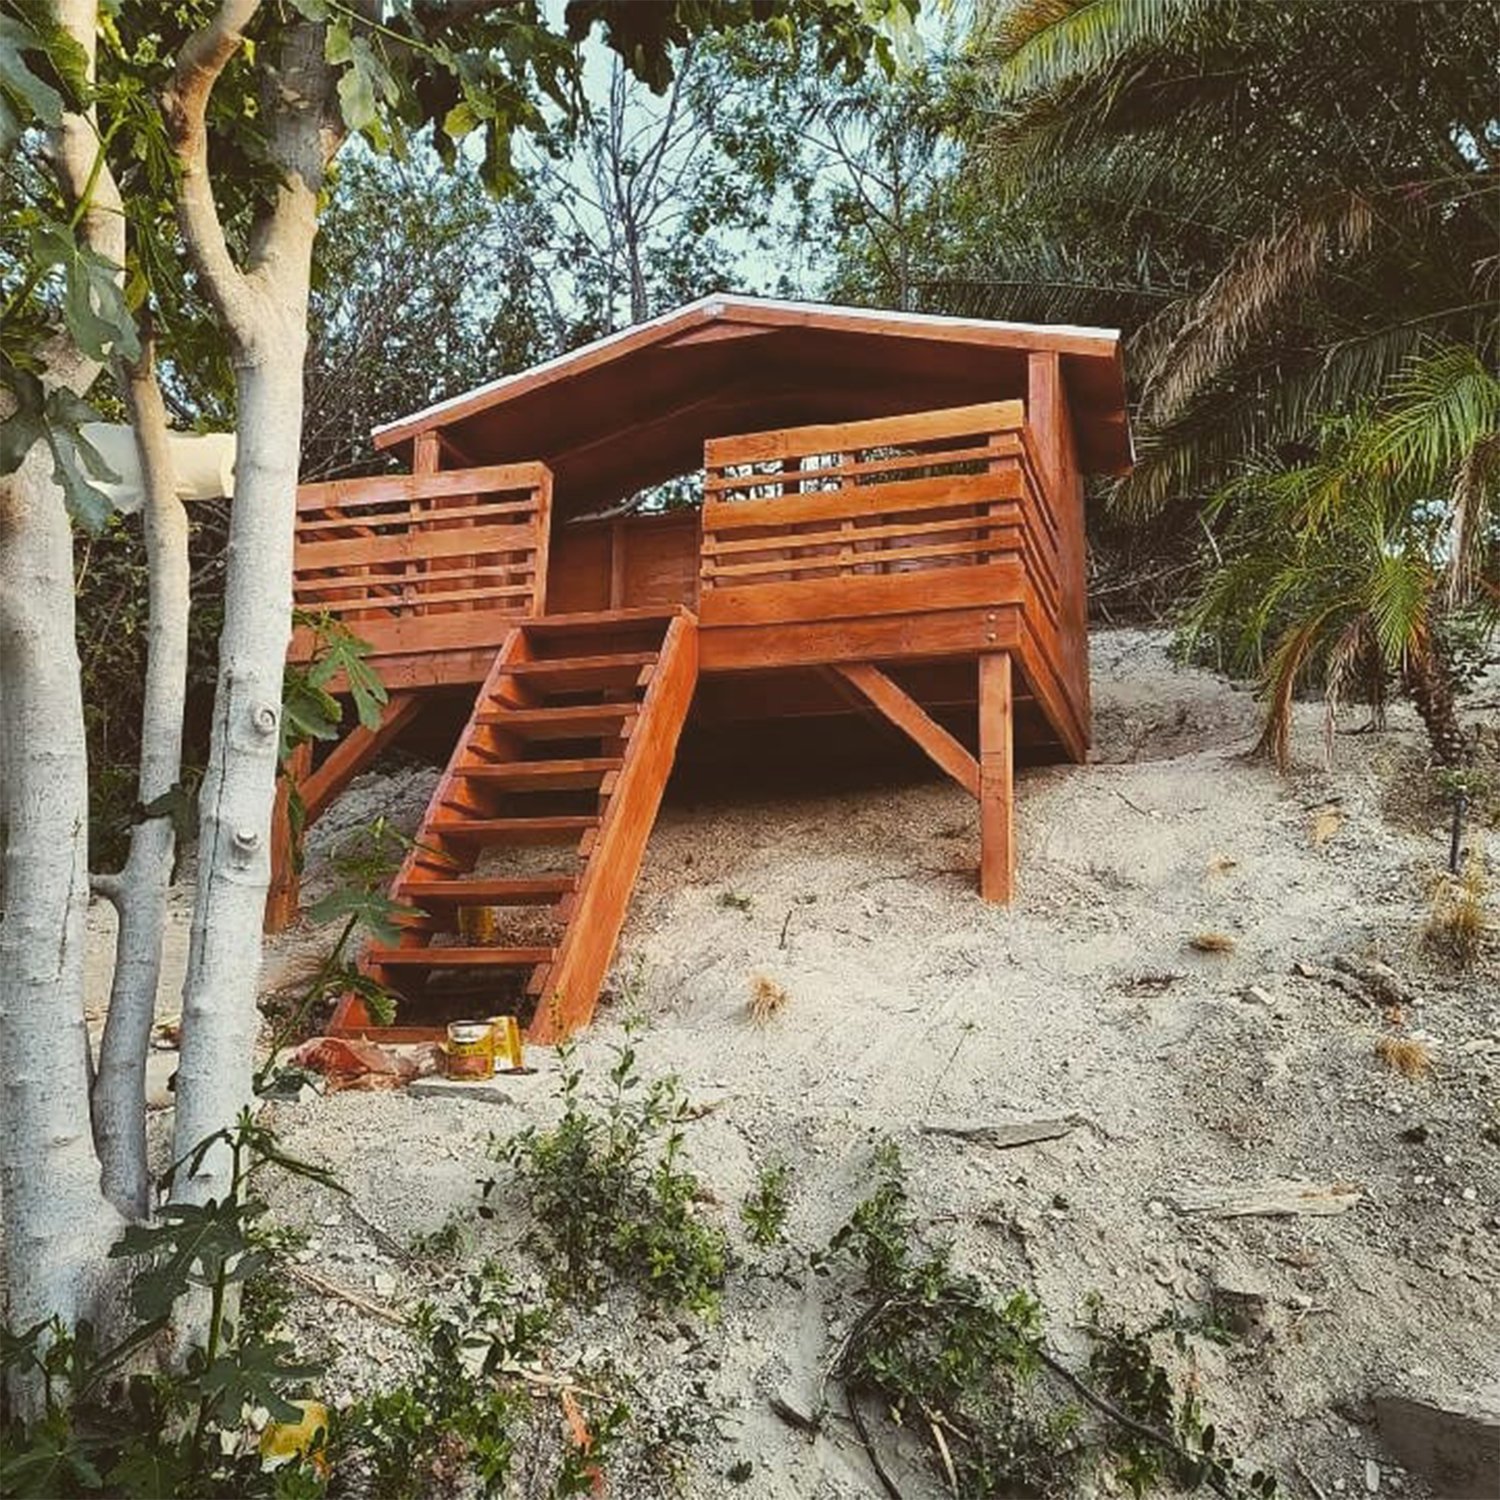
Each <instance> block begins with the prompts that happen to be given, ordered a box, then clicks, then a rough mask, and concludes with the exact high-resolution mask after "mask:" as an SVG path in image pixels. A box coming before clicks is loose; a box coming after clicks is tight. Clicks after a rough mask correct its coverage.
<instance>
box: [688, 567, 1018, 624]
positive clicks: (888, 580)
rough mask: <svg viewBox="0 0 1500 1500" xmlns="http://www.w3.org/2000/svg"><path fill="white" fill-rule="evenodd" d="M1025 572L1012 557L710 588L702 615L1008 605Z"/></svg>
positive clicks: (835, 614) (729, 619)
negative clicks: (975, 564) (924, 569)
mask: <svg viewBox="0 0 1500 1500" xmlns="http://www.w3.org/2000/svg"><path fill="white" fill-rule="evenodd" d="M1025 587H1026V570H1025V568H1024V567H1023V566H1022V565H1021V563H1020V561H1019V560H1018V559H1016V558H1014V557H1003V558H1000V559H998V560H997V561H995V562H991V563H987V564H985V565H984V566H983V567H972V568H969V567H958V568H935V569H932V570H931V571H927V572H911V573H892V574H877V575H874V576H858V577H853V578H817V579H801V580H795V581H793V582H790V583H761V584H752V585H748V586H746V587H744V588H721V589H710V590H708V591H707V592H706V593H705V594H704V596H703V599H702V601H701V604H700V609H699V617H700V619H701V620H702V621H703V623H704V624H706V625H774V624H777V623H781V622H785V621H789V620H836V619H859V618H860V617H861V616H865V615H881V614H922V613H924V612H925V611H927V610H934V609H949V608H955V607H958V606H962V605H965V604H1004V603H1009V602H1012V601H1015V600H1018V599H1020V598H1022V597H1024V592H1025Z"/></svg>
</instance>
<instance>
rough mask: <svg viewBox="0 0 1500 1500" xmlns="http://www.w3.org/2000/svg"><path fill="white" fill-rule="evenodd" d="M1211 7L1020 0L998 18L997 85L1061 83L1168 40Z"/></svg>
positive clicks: (1035, 88)
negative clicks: (1187, 22)
mask: <svg viewBox="0 0 1500 1500" xmlns="http://www.w3.org/2000/svg"><path fill="white" fill-rule="evenodd" d="M1208 8H1211V7H1210V5H1209V0H1019V3H1017V4H1014V5H1012V6H1009V7H1007V8H1006V9H1004V10H1002V11H1000V12H999V13H998V14H997V16H996V17H995V20H994V22H993V23H992V28H991V32H990V35H991V37H992V39H993V42H994V44H995V48H996V51H997V53H998V55H999V59H1000V62H999V66H998V68H997V69H996V71H995V74H994V85H995V87H996V89H997V90H998V91H999V92H1000V94H1001V95H1002V96H1003V97H1011V98H1019V97H1023V96H1025V95H1027V94H1032V93H1038V92H1044V91H1046V90H1049V89H1055V88H1058V87H1060V86H1061V85H1063V84H1065V83H1067V82H1068V81H1069V80H1070V79H1073V78H1075V77H1077V76H1078V75H1079V74H1087V73H1092V72H1095V71H1097V70H1099V69H1103V68H1108V67H1110V66H1112V65H1113V64H1114V63H1116V62H1117V61H1118V60H1119V59H1120V58H1121V57H1123V56H1125V55H1126V54H1127V53H1129V52H1130V51H1131V50H1132V49H1134V48H1138V47H1142V46H1148V45H1152V44H1156V43H1160V42H1162V41H1163V40H1165V39H1166V38H1167V37H1169V36H1170V35H1171V34H1172V32H1173V31H1174V29H1175V28H1177V27H1178V26H1179V25H1180V24H1181V23H1182V21H1183V20H1184V19H1185V18H1186V17H1189V16H1192V15H1194V14H1195V13H1198V12H1201V11H1203V10H1205V9H1208Z"/></svg>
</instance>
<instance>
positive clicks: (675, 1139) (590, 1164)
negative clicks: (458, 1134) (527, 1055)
mask: <svg viewBox="0 0 1500 1500" xmlns="http://www.w3.org/2000/svg"><path fill="white" fill-rule="evenodd" d="M576 1055H577V1054H576V1052H575V1050H574V1048H573V1047H571V1046H566V1045H565V1046H563V1047H560V1048H559V1049H558V1057H559V1061H560V1064H561V1069H562V1077H561V1083H560V1085H559V1097H560V1099H561V1101H562V1107H563V1112H562V1118H561V1119H560V1120H559V1121H558V1123H557V1124H556V1125H555V1126H554V1127H553V1128H552V1129H550V1130H537V1129H536V1128H535V1127H531V1128H529V1129H527V1130H524V1131H522V1132H520V1134H518V1135H515V1136H513V1137H511V1138H510V1139H509V1140H506V1141H496V1142H493V1143H492V1150H493V1152H494V1154H495V1155H496V1157H497V1158H498V1159H499V1160H501V1161H504V1162H507V1163H509V1164H510V1165H511V1166H513V1167H514V1168H515V1169H516V1172H517V1174H518V1176H519V1178H520V1181H521V1184H522V1186H523V1188H524V1190H525V1193H526V1196H527V1199H528V1202H529V1204H530V1207H531V1211H532V1213H533V1215H534V1216H535V1218H536V1221H537V1225H538V1227H539V1229H540V1231H541V1236H542V1239H543V1243H544V1248H545V1249H546V1250H547V1251H549V1252H550V1253H552V1254H554V1255H556V1256H557V1257H558V1258H559V1259H560V1260H561V1262H562V1271H563V1273H564V1277H565V1284H566V1287H567V1289H568V1290H569V1291H571V1292H575V1293H576V1292H580V1291H582V1292H592V1291H594V1290H596V1289H597V1288H598V1287H599V1286H600V1284H601V1283H602V1281H603V1279H604V1277H605V1275H606V1274H608V1275H612V1276H614V1277H617V1278H619V1279H621V1280H623V1281H628V1282H633V1283H635V1284H637V1285H638V1286H640V1287H641V1288H642V1289H643V1290H644V1291H645V1292H646V1293H647V1294H648V1295H649V1297H650V1298H651V1299H652V1300H653V1301H657V1302H661V1303H663V1304H666V1305H668V1306H672V1307H687V1308H690V1309H692V1310H693V1311H695V1312H707V1311H710V1310H712V1309H713V1308H714V1307H715V1306H716V1305H717V1302H718V1297H719V1292H720V1290H721V1289H722V1287H723V1285H724V1276H725V1272H726V1270H727V1266H728V1242H727V1240H726V1239H725V1236H724V1232H723V1231H722V1230H721V1229H719V1228H717V1227H716V1226H713V1225H710V1224H708V1223H705V1222H704V1220H703V1219H702V1218H701V1217H700V1216H699V1214H698V1212H697V1210H696V1201H697V1199H698V1198H699V1197H700V1196H701V1190H700V1187H699V1183H698V1179H697V1178H696V1177H695V1176H694V1175H693V1174H692V1173H691V1172H689V1171H688V1170H687V1169H686V1168H685V1167H683V1165H682V1162H681V1152H682V1129H681V1124H682V1121H683V1118H684V1101H683V1099H682V1097H681V1094H680V1092H679V1090H678V1085H677V1080H676V1079H675V1078H671V1077H669V1078H664V1079H659V1080H657V1081H656V1082H654V1083H652V1084H651V1085H649V1087H646V1088H642V1087H641V1084H642V1079H641V1077H640V1074H639V1073H638V1071H637V1069H636V1052H635V1048H634V1046H633V1045H631V1044H630V1043H629V1042H628V1041H627V1042H626V1043H625V1045H623V1046H620V1047H617V1048H616V1049H615V1062H614V1065H613V1066H612V1067H611V1068H610V1070H609V1087H608V1090H607V1093H606V1096H605V1099H604V1102H603V1105H602V1108H601V1109H599V1110H597V1111H595V1110H591V1109H590V1108H589V1107H588V1106H587V1104H586V1102H585V1100H584V1097H583V1070H582V1068H581V1067H580V1066H579V1065H578V1064H577V1062H576ZM494 1187H495V1183H494V1182H489V1183H486V1184H485V1196H486V1197H487V1198H488V1196H489V1195H490V1193H491V1192H492V1191H493V1189H494ZM481 1212H482V1213H486V1214H489V1213H492V1212H493V1210H492V1209H490V1208H488V1207H487V1206H486V1207H485V1208H482V1209H481Z"/></svg>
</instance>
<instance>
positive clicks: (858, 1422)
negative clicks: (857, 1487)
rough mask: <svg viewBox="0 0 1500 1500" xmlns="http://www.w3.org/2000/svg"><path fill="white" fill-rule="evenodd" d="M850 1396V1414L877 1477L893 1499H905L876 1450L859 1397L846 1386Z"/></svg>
mask: <svg viewBox="0 0 1500 1500" xmlns="http://www.w3.org/2000/svg"><path fill="white" fill-rule="evenodd" d="M846 1393H847V1395H848V1397H849V1416H850V1418H851V1419H852V1420H853V1422H854V1430H855V1431H856V1432H857V1433H858V1434H859V1440H860V1442H862V1443H863V1444H864V1445H865V1452H866V1453H868V1454H869V1455H870V1463H871V1465H872V1467H873V1468H874V1470H875V1475H876V1478H878V1479H879V1480H880V1482H881V1484H882V1485H884V1486H885V1492H886V1494H887V1495H889V1496H890V1497H891V1500H905V1497H904V1496H903V1495H902V1493H901V1487H900V1486H899V1485H898V1484H897V1483H896V1481H895V1480H894V1479H892V1478H891V1474H890V1470H889V1469H887V1468H886V1466H885V1464H884V1463H883V1462H882V1461H881V1457H880V1454H879V1453H878V1452H876V1449H875V1441H874V1439H873V1438H872V1437H871V1436H870V1429H869V1428H868V1427H866V1426H865V1419H864V1414H863V1413H862V1412H861V1411H860V1409H859V1397H858V1395H856V1394H855V1392H853V1391H849V1390H847V1388H846Z"/></svg>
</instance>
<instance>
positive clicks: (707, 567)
mask: <svg viewBox="0 0 1500 1500" xmlns="http://www.w3.org/2000/svg"><path fill="white" fill-rule="evenodd" d="M919 526H920V523H918V525H917V526H914V527H913V529H912V530H911V531H910V532H908V533H907V535H909V536H911V537H913V538H914V539H915V538H916V537H919V536H922V535H924V534H925V533H924V532H922V531H921V530H919V529H918V527H919ZM968 529H969V531H970V533H973V532H977V531H984V530H990V529H992V530H995V531H998V532H1002V533H1007V534H1004V535H1000V536H989V537H980V536H974V535H970V536H968V537H955V538H954V539H953V540H952V541H950V542H940V543H934V544H933V545H930V546H922V547H869V548H866V549H865V550H863V551H861V550H860V549H859V545H858V544H860V543H863V541H864V537H863V536H862V535H861V534H860V533H859V532H858V531H850V532H847V533H845V537H844V546H843V548H842V549H841V550H840V551H837V552H833V551H829V552H823V553H813V554H811V555H810V556H800V557H769V558H765V559H763V560H761V561H752V562H737V563H723V564H715V563H705V564H704V565H703V576H704V578H705V579H715V580H717V579H721V578H728V579H733V580H734V582H733V583H732V584H726V585H720V587H737V586H740V585H742V584H746V583H753V582H754V581H755V576H756V575H757V574H765V573H770V574H776V575H781V574H786V573H808V572H815V571H817V570H818V569H824V570H827V569H839V570H841V572H840V576H846V575H847V576H854V577H859V576H862V575H860V574H859V573H858V571H857V570H858V569H860V568H900V567H901V566H902V565H903V564H907V563H914V562H936V561H937V560H938V559H940V558H946V559H948V560H949V561H950V562H953V563H957V564H963V563H969V562H974V561H976V560H977V559H979V558H981V557H989V556H993V555H996V554H1000V553H1014V552H1019V551H1020V550H1021V548H1022V545H1023V543H1022V538H1021V536H1020V535H1019V528H1007V527H1004V526H999V525H996V526H994V527H990V526H989V524H988V523H987V522H986V521H985V519H984V518H983V517H976V518H972V519H970V520H969V522H968ZM783 542H784V544H785V545H786V547H787V548H788V549H789V550H790V549H792V548H794V547H796V546H798V545H800V544H799V543H798V541H797V538H796V536H795V535H793V536H789V537H785V538H783ZM913 571H920V572H922V573H923V574H924V576H925V575H926V573H927V572H928V570H927V569H919V570H913Z"/></svg>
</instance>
